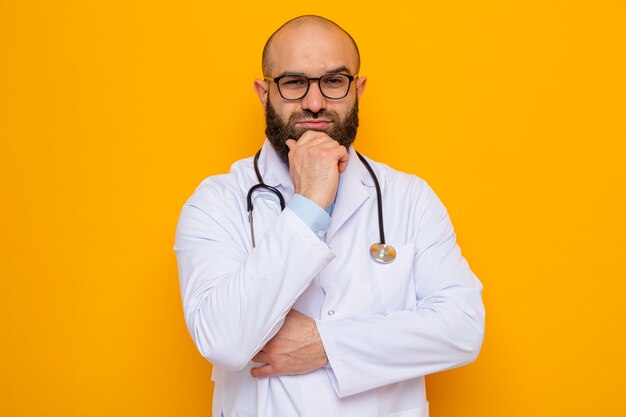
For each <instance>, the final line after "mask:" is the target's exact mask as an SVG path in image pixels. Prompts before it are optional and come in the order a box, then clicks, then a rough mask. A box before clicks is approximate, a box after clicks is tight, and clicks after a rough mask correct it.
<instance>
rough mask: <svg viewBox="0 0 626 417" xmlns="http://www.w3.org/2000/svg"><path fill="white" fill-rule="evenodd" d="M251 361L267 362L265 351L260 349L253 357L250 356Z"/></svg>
mask: <svg viewBox="0 0 626 417" xmlns="http://www.w3.org/2000/svg"><path fill="white" fill-rule="evenodd" d="M252 362H255V363H267V355H266V354H265V352H263V351H261V352H259V353H257V354H256V355H254V357H253V358H252Z"/></svg>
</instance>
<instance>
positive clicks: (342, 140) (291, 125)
mask: <svg viewBox="0 0 626 417" xmlns="http://www.w3.org/2000/svg"><path fill="white" fill-rule="evenodd" d="M318 117H322V118H324V119H327V120H330V121H331V122H332V125H331V127H330V128H328V129H323V130H321V131H322V132H324V133H326V134H327V135H328V136H330V137H331V138H333V139H334V140H335V141H337V143H339V144H340V145H343V146H345V147H346V149H348V148H349V147H350V145H352V142H354V139H355V138H356V131H357V128H358V127H359V102H358V100H357V101H355V102H354V106H352V108H351V109H350V110H349V111H348V114H347V115H346V117H345V119H344V120H341V118H340V117H339V115H338V114H337V113H336V112H334V111H330V110H326V109H322V110H320V111H319V112H317V113H313V112H312V111H310V110H304V111H302V112H296V113H293V114H292V115H291V116H289V120H288V121H287V123H284V122H283V121H282V120H281V118H280V116H279V115H278V113H276V111H275V110H274V107H272V104H271V103H270V102H269V100H268V102H267V109H266V110H265V134H266V135H267V139H268V140H269V141H270V143H271V144H272V147H273V148H274V150H275V151H276V153H278V156H279V157H280V159H281V160H282V161H283V162H284V163H285V164H289V147H288V146H287V145H286V144H285V141H286V140H287V139H294V140H298V139H300V136H302V135H303V134H304V132H306V131H307V130H311V129H298V128H296V123H297V122H299V121H302V120H306V119H317V118H318Z"/></svg>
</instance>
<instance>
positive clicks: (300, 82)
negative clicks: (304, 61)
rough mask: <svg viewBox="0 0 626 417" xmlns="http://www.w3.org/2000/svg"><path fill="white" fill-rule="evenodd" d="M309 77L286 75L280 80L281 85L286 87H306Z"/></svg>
mask: <svg viewBox="0 0 626 417" xmlns="http://www.w3.org/2000/svg"><path fill="white" fill-rule="evenodd" d="M306 85H307V79H306V78H305V77H284V78H281V80H280V86H281V87H284V88H302V87H305V88H306Z"/></svg>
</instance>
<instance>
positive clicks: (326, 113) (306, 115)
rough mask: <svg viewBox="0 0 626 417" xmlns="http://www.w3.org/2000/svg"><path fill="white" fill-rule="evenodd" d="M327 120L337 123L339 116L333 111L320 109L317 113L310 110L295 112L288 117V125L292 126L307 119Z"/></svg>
mask: <svg viewBox="0 0 626 417" xmlns="http://www.w3.org/2000/svg"><path fill="white" fill-rule="evenodd" d="M320 117H321V118H323V119H327V120H330V121H332V122H339V115H338V114H337V113H335V112H334V111H330V110H326V109H321V110H320V111H319V112H317V113H315V112H312V111H311V110H304V111H301V112H297V113H294V114H292V115H291V116H289V124H294V123H297V122H300V121H302V120H309V119H319V118H320Z"/></svg>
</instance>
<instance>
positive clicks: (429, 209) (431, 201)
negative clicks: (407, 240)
mask: <svg viewBox="0 0 626 417" xmlns="http://www.w3.org/2000/svg"><path fill="white" fill-rule="evenodd" d="M417 204H418V205H420V207H418V208H419V210H417V212H419V215H420V219H419V220H418V223H419V228H418V229H419V230H418V233H417V234H416V239H415V245H416V252H415V254H414V255H413V256H414V258H413V266H412V274H413V280H414V283H415V288H416V294H415V296H416V299H417V307H416V308H412V309H410V310H400V311H393V312H390V313H388V314H385V315H383V314H380V315H370V316H367V317H359V318H353V319H352V318H345V319H338V320H329V321H318V322H317V327H318V330H319V333H320V337H321V339H322V342H323V344H324V348H325V349H326V353H327V356H328V359H329V363H330V367H328V368H327V370H328V373H329V376H330V378H331V381H332V382H333V385H334V388H335V390H336V392H337V395H338V396H340V397H345V396H348V395H352V394H356V393H360V392H363V391H366V390H369V389H373V388H377V387H381V386H385V385H389V384H393V383H396V382H400V381H405V380H409V379H413V378H417V377H420V376H423V375H427V374H430V373H433V372H438V371H442V370H446V369H450V368H454V367H457V366H461V365H463V364H466V363H469V362H471V361H473V360H474V359H475V358H476V357H477V356H478V353H479V350H480V347H481V345H482V340H483V335H484V318H485V312H484V307H483V303H482V299H481V292H482V285H481V283H480V281H479V280H478V279H477V278H476V277H475V275H474V274H473V273H472V271H471V270H470V269H469V266H468V264H467V262H466V261H465V259H464V258H463V257H462V256H461V251H460V249H459V247H458V245H457V244H456V237H455V233H454V230H453V228H452V224H451V222H450V218H449V217H448V214H447V211H446V209H445V207H444V206H443V205H442V204H441V202H440V201H439V199H438V198H437V197H436V196H435V194H434V193H433V192H432V190H430V188H428V187H426V192H425V194H424V195H423V196H422V198H420V200H419V201H418V203H417Z"/></svg>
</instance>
